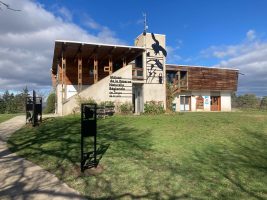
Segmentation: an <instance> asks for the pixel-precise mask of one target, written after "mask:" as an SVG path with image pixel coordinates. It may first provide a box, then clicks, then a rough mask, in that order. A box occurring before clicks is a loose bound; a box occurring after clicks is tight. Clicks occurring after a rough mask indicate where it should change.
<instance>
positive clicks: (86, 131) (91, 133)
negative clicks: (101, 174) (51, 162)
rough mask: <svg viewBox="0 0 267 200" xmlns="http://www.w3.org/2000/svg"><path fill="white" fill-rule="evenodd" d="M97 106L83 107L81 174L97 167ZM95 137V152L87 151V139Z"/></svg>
mask: <svg viewBox="0 0 267 200" xmlns="http://www.w3.org/2000/svg"><path fill="white" fill-rule="evenodd" d="M96 120H97V105H96V104H82V105H81V172H84V170H85V169H86V168H90V167H97V159H96V154H97V152H96V151H97V150H96V134H97V128H96V126H97V123H96V122H97V121H96ZM87 137H93V140H94V141H93V143H94V144H93V146H94V147H93V152H84V151H85V142H86V141H85V138H87Z"/></svg>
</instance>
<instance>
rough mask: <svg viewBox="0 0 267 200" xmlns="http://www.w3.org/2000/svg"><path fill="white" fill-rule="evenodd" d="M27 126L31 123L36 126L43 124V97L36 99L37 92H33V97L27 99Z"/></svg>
mask: <svg viewBox="0 0 267 200" xmlns="http://www.w3.org/2000/svg"><path fill="white" fill-rule="evenodd" d="M25 108H26V109H25V110H26V124H27V123H31V124H32V126H36V125H38V124H39V122H42V97H36V92H35V91H34V90H33V95H32V97H26V100H25Z"/></svg>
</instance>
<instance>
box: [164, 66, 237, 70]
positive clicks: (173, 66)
mask: <svg viewBox="0 0 267 200" xmlns="http://www.w3.org/2000/svg"><path fill="white" fill-rule="evenodd" d="M165 65H166V66H173V67H201V68H208V69H227V70H233V71H239V69H236V68H227V67H208V66H201V65H177V64H165Z"/></svg>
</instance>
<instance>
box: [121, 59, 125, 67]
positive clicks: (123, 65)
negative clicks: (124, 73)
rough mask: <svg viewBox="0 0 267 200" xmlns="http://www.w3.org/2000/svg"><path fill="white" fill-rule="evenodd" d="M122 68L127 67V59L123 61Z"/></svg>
mask: <svg viewBox="0 0 267 200" xmlns="http://www.w3.org/2000/svg"><path fill="white" fill-rule="evenodd" d="M122 67H126V59H125V58H123V59H122Z"/></svg>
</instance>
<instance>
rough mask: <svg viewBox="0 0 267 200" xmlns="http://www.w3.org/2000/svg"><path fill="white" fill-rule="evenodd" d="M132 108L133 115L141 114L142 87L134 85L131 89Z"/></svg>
mask: <svg viewBox="0 0 267 200" xmlns="http://www.w3.org/2000/svg"><path fill="white" fill-rule="evenodd" d="M133 106H134V113H141V112H143V90H142V85H137V84H136V85H135V86H134V87H133Z"/></svg>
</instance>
